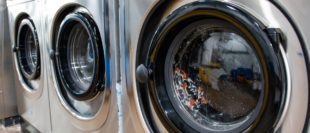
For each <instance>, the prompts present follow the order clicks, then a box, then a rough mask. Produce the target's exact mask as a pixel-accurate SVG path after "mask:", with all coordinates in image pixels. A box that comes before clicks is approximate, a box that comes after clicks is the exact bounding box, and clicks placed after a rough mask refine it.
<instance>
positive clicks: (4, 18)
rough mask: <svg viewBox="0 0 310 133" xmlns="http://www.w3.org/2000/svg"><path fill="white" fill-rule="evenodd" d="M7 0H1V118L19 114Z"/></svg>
mask: <svg viewBox="0 0 310 133" xmlns="http://www.w3.org/2000/svg"><path fill="white" fill-rule="evenodd" d="M6 4H7V3H6V0H0V119H4V118H7V117H10V116H15V115H17V103H16V90H15V87H16V86H15V82H14V75H13V74H12V73H13V68H14V67H13V60H12V53H11V46H10V43H11V42H10V34H9V24H10V23H9V18H8V8H7V6H6Z"/></svg>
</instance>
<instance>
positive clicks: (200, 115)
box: [120, 0, 309, 132]
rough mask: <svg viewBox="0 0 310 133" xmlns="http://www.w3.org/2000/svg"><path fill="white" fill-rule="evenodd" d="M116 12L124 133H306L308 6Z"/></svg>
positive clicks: (174, 6) (227, 0) (237, 3)
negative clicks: (117, 14)
mask: <svg viewBox="0 0 310 133" xmlns="http://www.w3.org/2000/svg"><path fill="white" fill-rule="evenodd" d="M120 5H121V6H120V9H121V10H120V22H121V23H120V28H121V29H120V38H121V40H120V42H121V43H120V44H121V45H120V50H121V52H120V53H121V56H120V57H121V65H120V66H121V74H122V78H121V79H122V87H123V91H122V92H123V99H122V107H123V109H122V110H123V113H124V114H123V124H124V125H123V128H124V129H123V130H124V131H132V132H303V131H304V132H308V131H307V129H308V123H307V122H308V119H309V118H308V116H307V110H308V104H309V102H308V100H309V98H308V97H309V90H308V89H309V85H308V83H309V77H308V67H309V57H308V51H309V26H308V22H309V19H307V15H306V14H307V13H308V12H309V9H308V8H307V5H308V6H309V2H308V1H303V0H300V1H267V0H258V1H247V0H218V1H209V0H202V1H195V0H179V1H160V0H158V1H156V0H145V1H140V0H133V1H124V0H122V1H121V4H120ZM133 127H134V128H133Z"/></svg>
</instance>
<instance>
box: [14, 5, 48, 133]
mask: <svg viewBox="0 0 310 133" xmlns="http://www.w3.org/2000/svg"><path fill="white" fill-rule="evenodd" d="M8 5H9V6H8V11H9V24H10V25H9V27H10V40H11V44H10V50H8V51H10V53H13V52H12V48H13V47H14V46H15V45H16V43H17V42H16V35H17V33H16V31H17V30H16V28H18V26H17V24H18V23H17V22H18V21H20V16H21V15H22V14H28V15H29V17H30V18H31V19H32V20H33V23H34V25H35V28H36V31H37V35H38V41H39V46H40V53H42V54H40V58H41V72H40V73H41V75H40V76H39V78H37V79H35V80H34V81H32V83H33V88H34V89H30V88H29V86H28V85H27V84H26V83H25V81H24V79H23V78H22V76H21V71H20V70H19V68H18V64H17V59H16V54H15V53H14V54H13V58H11V59H10V61H14V66H13V67H11V68H13V70H12V71H10V73H11V74H12V75H14V77H15V79H14V80H12V81H15V87H14V88H16V98H17V106H18V113H19V115H21V116H22V117H23V118H24V119H25V120H26V121H28V122H30V123H31V124H32V125H33V126H35V128H37V129H38V130H40V131H41V132H46V133H50V132H51V119H50V107H49V95H48V90H47V86H46V85H47V75H46V67H45V66H46V65H45V64H44V62H43V59H44V54H43V53H45V52H46V51H45V50H44V47H45V45H46V44H45V43H44V38H45V37H44V35H45V32H44V31H43V29H42V28H43V27H42V23H43V19H42V17H41V15H42V11H43V10H44V8H43V6H42V2H41V1H8Z"/></svg>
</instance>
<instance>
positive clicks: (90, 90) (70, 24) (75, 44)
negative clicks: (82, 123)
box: [53, 10, 105, 117]
mask: <svg viewBox="0 0 310 133" xmlns="http://www.w3.org/2000/svg"><path fill="white" fill-rule="evenodd" d="M54 49H55V54H54V56H53V64H54V70H55V72H56V73H55V74H56V79H57V84H58V87H57V88H58V89H57V91H58V92H59V97H60V98H61V100H62V101H63V104H64V105H65V107H66V108H67V109H69V110H70V112H74V113H75V114H76V113H77V114H78V115H80V116H83V117H94V116H95V114H97V113H98V111H99V110H100V108H101V106H100V105H101V103H102V101H103V96H102V92H103V91H104V88H105V87H104V85H105V66H104V64H105V61H104V54H103V52H104V51H103V47H102V42H101V37H100V34H99V30H98V27H97V25H96V23H95V22H94V20H93V19H92V18H91V16H90V15H89V14H88V13H86V12H83V11H78V10H77V11H74V12H72V13H69V14H68V15H66V17H65V18H64V19H63V20H62V22H61V24H60V27H59V31H58V35H57V43H56V44H55V45H54Z"/></svg>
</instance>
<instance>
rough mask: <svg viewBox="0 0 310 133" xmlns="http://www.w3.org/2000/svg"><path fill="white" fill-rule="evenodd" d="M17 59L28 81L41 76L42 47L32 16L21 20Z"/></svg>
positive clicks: (16, 48)
mask: <svg viewBox="0 0 310 133" xmlns="http://www.w3.org/2000/svg"><path fill="white" fill-rule="evenodd" d="M15 50H16V51H17V60H18V64H19V69H20V71H21V73H22V76H23V77H24V78H25V80H26V81H27V82H30V81H31V80H34V79H36V78H37V77H39V76H40V47H39V42H38V36H37V32H36V28H35V26H34V24H33V22H32V20H31V19H30V18H25V19H23V20H22V21H21V23H20V25H19V29H18V35H17V45H16V47H15Z"/></svg>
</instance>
